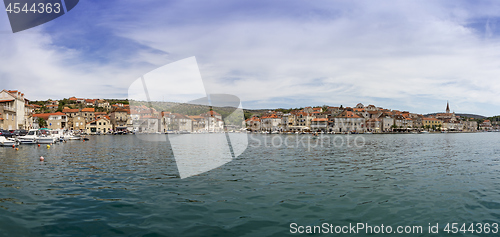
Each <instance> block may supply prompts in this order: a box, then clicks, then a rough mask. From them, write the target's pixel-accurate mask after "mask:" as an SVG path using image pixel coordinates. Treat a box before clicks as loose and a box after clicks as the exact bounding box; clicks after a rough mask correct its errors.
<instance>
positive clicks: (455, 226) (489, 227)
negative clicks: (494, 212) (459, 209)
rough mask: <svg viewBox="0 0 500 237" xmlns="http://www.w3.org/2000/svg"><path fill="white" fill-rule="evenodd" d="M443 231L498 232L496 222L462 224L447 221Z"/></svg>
mask: <svg viewBox="0 0 500 237" xmlns="http://www.w3.org/2000/svg"><path fill="white" fill-rule="evenodd" d="M444 231H445V232H447V233H458V232H462V233H467V232H470V233H477V234H481V233H485V234H489V233H493V234H496V233H498V223H491V224H490V223H484V224H483V223H475V224H474V223H472V224H470V225H469V224H465V223H464V224H462V225H460V224H459V223H448V224H447V225H446V226H445V227H444Z"/></svg>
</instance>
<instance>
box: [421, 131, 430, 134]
mask: <svg viewBox="0 0 500 237" xmlns="http://www.w3.org/2000/svg"><path fill="white" fill-rule="evenodd" d="M420 133H422V134H426V133H429V132H428V131H420Z"/></svg>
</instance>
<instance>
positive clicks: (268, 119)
mask: <svg viewBox="0 0 500 237" xmlns="http://www.w3.org/2000/svg"><path fill="white" fill-rule="evenodd" d="M260 121H261V130H263V131H268V132H274V131H280V130H281V118H280V117H278V115H276V114H269V115H265V116H262V118H261V119H260Z"/></svg>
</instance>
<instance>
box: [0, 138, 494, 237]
mask: <svg viewBox="0 0 500 237" xmlns="http://www.w3.org/2000/svg"><path fill="white" fill-rule="evenodd" d="M187 136H197V135H196V134H192V135H187ZM272 136H283V135H254V136H253V137H252V139H249V142H250V144H249V147H248V148H247V150H246V151H245V152H244V153H243V154H242V155H241V156H240V157H239V158H237V159H235V160H233V161H231V162H229V163H227V164H225V165H223V166H221V167H219V168H216V169H214V170H212V171H210V172H207V173H203V174H201V175H198V176H193V177H190V178H187V179H180V178H179V174H178V171H177V168H176V163H175V159H174V157H173V152H172V151H171V150H170V146H168V145H166V144H165V143H160V142H147V141H143V140H141V139H137V138H136V137H134V136H96V137H91V140H90V141H88V142H81V141H79V142H76V141H75V142H68V143H65V144H58V145H54V146H52V147H51V148H50V149H46V148H44V147H37V146H22V147H21V148H20V149H19V151H15V150H14V149H11V148H0V164H1V165H0V171H1V172H0V229H1V230H2V233H4V235H8V236H13V235H15V236H19V235H35V236H38V235H48V234H51V235H55V236H62V235H64V236H68V235H102V236H108V235H133V236H137V235H147V234H157V235H163V236H283V235H287V234H290V233H289V231H290V229H289V225H290V223H292V222H295V223H298V224H299V225H320V224H321V223H324V222H327V223H332V224H335V225H346V224H347V225H348V224H349V223H357V222H363V223H369V224H372V225H380V224H384V225H392V226H397V225H422V226H427V225H428V223H440V224H446V223H448V222H457V223H477V222H483V223H484V222H490V223H493V222H496V223H498V222H500V191H499V190H500V179H499V177H498V174H499V169H500V166H499V164H500V148H499V147H500V146H499V145H500V139H499V136H500V134H498V133H477V134H407V135H385V134H384V135H375V134H373V135H365V136H364V138H365V142H364V145H363V146H361V147H346V146H341V147H326V146H324V147H321V146H320V147H316V148H314V149H308V148H307V147H287V146H279V147H273V146H272V144H270V142H271V139H270V138H272ZM357 136H361V135H357ZM264 142H266V143H269V144H267V146H266V144H265V143H264ZM320 142H321V141H320ZM257 143H260V146H258V147H257V146H256V144H257ZM40 156H44V157H45V161H44V162H40V161H38V158H39V157H40ZM443 227H444V226H440V228H443ZM358 235H359V234H358Z"/></svg>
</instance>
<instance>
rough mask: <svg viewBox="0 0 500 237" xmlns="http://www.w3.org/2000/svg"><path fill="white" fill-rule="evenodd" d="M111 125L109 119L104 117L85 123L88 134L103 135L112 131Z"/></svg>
mask: <svg viewBox="0 0 500 237" xmlns="http://www.w3.org/2000/svg"><path fill="white" fill-rule="evenodd" d="M112 129H113V125H111V121H110V120H109V117H107V116H105V117H103V118H100V119H98V120H95V121H92V122H89V123H87V125H86V130H87V133H88V134H93V135H95V134H104V133H108V132H110V131H112Z"/></svg>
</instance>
